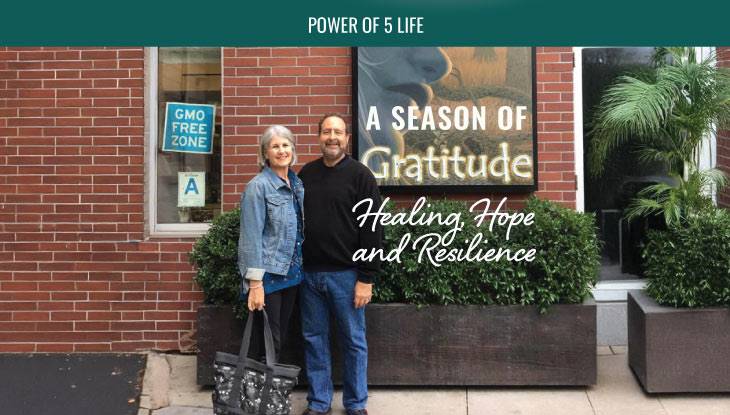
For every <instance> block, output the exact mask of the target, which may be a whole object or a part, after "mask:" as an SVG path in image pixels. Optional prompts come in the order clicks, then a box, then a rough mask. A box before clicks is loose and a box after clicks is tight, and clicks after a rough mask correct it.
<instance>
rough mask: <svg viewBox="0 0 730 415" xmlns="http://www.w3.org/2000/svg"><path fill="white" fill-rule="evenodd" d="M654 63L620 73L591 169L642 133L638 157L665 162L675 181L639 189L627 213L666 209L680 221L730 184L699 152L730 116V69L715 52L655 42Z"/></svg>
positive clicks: (599, 115) (599, 122) (607, 98)
mask: <svg viewBox="0 0 730 415" xmlns="http://www.w3.org/2000/svg"><path fill="white" fill-rule="evenodd" d="M654 62H655V67H654V69H653V70H652V71H649V72H647V73H644V74H640V75H635V76H630V75H625V76H621V77H619V78H618V79H617V82H616V83H615V84H613V85H612V86H610V87H609V88H608V89H607V90H606V92H605V93H604V95H603V96H602V98H601V101H600V103H599V105H598V107H597V108H596V112H595V114H596V115H595V117H594V122H593V127H592V129H591V131H590V135H591V148H590V153H589V157H590V159H591V167H592V169H591V170H592V171H591V173H592V174H594V175H596V176H600V175H601V174H602V173H603V170H604V165H605V162H606V160H607V159H608V158H609V156H610V155H611V154H612V153H613V151H614V150H616V149H617V148H618V147H619V146H621V145H623V144H624V143H626V142H627V141H629V140H638V143H637V144H638V146H637V147H638V148H639V150H638V152H639V159H640V160H642V161H658V162H662V163H663V164H664V165H665V166H666V169H667V171H668V172H669V174H670V175H671V176H673V177H674V178H675V179H676V183H677V184H676V186H670V185H667V184H657V185H653V186H650V187H648V188H646V189H644V190H643V191H641V192H640V193H639V195H638V196H639V199H638V200H636V201H634V203H633V204H632V206H631V207H630V208H629V210H628V214H629V216H632V217H635V216H645V215H651V214H656V213H662V214H663V215H664V218H665V221H666V222H667V224H676V223H678V222H680V221H681V220H682V219H683V218H686V217H687V215H692V214H694V213H695V212H697V210H698V208H699V207H701V206H705V205H706V204H707V203H708V201H709V203H710V204H711V201H710V199H709V198H708V197H707V196H705V192H706V191H707V190H708V189H712V188H719V187H721V186H723V185H724V184H725V178H724V175H723V174H722V173H721V172H719V171H717V170H711V171H703V172H698V171H697V165H698V158H699V156H698V154H697V151H698V149H699V147H700V144H701V143H702V142H703V140H705V139H706V137H708V136H709V135H710V134H711V133H713V132H715V128H716V126H718V125H723V123H726V122H727V121H729V120H730V74H729V73H728V72H727V71H726V70H725V69H723V68H717V67H715V65H714V56H709V57H707V58H705V59H702V60H698V58H697V55H696V53H695V50H694V48H657V50H656V52H655V56H654Z"/></svg>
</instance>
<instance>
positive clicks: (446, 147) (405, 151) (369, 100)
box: [353, 47, 537, 192]
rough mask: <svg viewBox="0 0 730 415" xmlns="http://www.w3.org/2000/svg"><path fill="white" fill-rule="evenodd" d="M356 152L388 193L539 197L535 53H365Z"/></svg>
mask: <svg viewBox="0 0 730 415" xmlns="http://www.w3.org/2000/svg"><path fill="white" fill-rule="evenodd" d="M353 59H354V65H353V67H356V68H357V72H356V73H354V77H355V80H356V82H354V85H355V88H356V91H355V93H354V94H353V95H354V96H356V97H357V99H356V100H354V102H353V110H354V112H355V113H356V114H357V116H356V117H353V121H354V123H355V125H356V130H355V131H356V134H357V135H356V137H355V140H354V141H353V153H354V154H355V155H356V156H357V157H358V159H359V160H360V161H361V162H363V164H365V165H367V166H368V167H369V168H370V170H371V171H372V172H373V174H374V175H375V177H376V179H377V180H378V183H379V184H380V185H381V186H384V187H385V188H391V187H393V188H397V189H401V190H407V189H409V188H413V189H414V190H415V189H418V190H419V191H420V190H424V191H429V190H435V191H457V192H458V191H480V190H489V189H486V188H493V189H494V190H497V191H531V190H535V189H536V187H537V186H536V185H537V163H536V149H537V147H536V131H537V130H536V122H535V119H536V103H535V101H536V99H535V97H536V94H535V54H534V50H533V49H532V48H496V47H444V48H437V47H403V48H391V47H361V48H355V50H354V52H353Z"/></svg>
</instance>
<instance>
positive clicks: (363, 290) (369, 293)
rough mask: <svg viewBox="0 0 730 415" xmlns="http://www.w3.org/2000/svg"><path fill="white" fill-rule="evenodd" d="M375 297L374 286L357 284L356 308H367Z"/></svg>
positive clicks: (362, 283)
mask: <svg viewBox="0 0 730 415" xmlns="http://www.w3.org/2000/svg"><path fill="white" fill-rule="evenodd" d="M372 297H373V284H366V283H364V282H360V281H358V282H356V283H355V308H360V307H365V305H366V304H367V303H369V302H370V299H371V298H372Z"/></svg>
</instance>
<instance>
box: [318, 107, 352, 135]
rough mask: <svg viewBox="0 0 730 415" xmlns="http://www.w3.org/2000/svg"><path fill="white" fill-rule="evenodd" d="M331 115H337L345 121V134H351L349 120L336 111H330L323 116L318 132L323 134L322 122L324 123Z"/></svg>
mask: <svg viewBox="0 0 730 415" xmlns="http://www.w3.org/2000/svg"><path fill="white" fill-rule="evenodd" d="M330 117H337V118H339V119H341V120H342V122H344V123H345V134H350V125H349V124H347V120H345V117H343V116H342V115H341V114H338V113H336V112H330V113H327V114H324V116H322V118H320V119H319V130H318V131H317V134H322V124H324V120H326V119H327V118H330Z"/></svg>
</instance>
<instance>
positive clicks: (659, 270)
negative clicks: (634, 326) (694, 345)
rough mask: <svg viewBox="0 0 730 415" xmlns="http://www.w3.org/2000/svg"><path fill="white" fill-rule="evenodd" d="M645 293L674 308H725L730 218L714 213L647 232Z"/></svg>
mask: <svg viewBox="0 0 730 415" xmlns="http://www.w3.org/2000/svg"><path fill="white" fill-rule="evenodd" d="M643 257H644V261H645V263H644V265H645V275H646V277H647V279H648V284H647V293H648V294H649V295H650V296H651V297H653V298H654V299H655V300H656V301H657V302H658V303H659V304H663V305H669V306H674V307H708V306H719V305H722V306H730V215H728V214H727V212H726V211H724V210H719V209H713V210H711V211H709V212H706V213H702V214H700V215H698V216H695V217H693V218H690V219H688V220H687V221H686V223H685V224H683V225H682V226H671V227H669V228H668V229H666V230H661V231H650V232H649V234H648V235H647V243H646V245H645V247H644V250H643Z"/></svg>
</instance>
